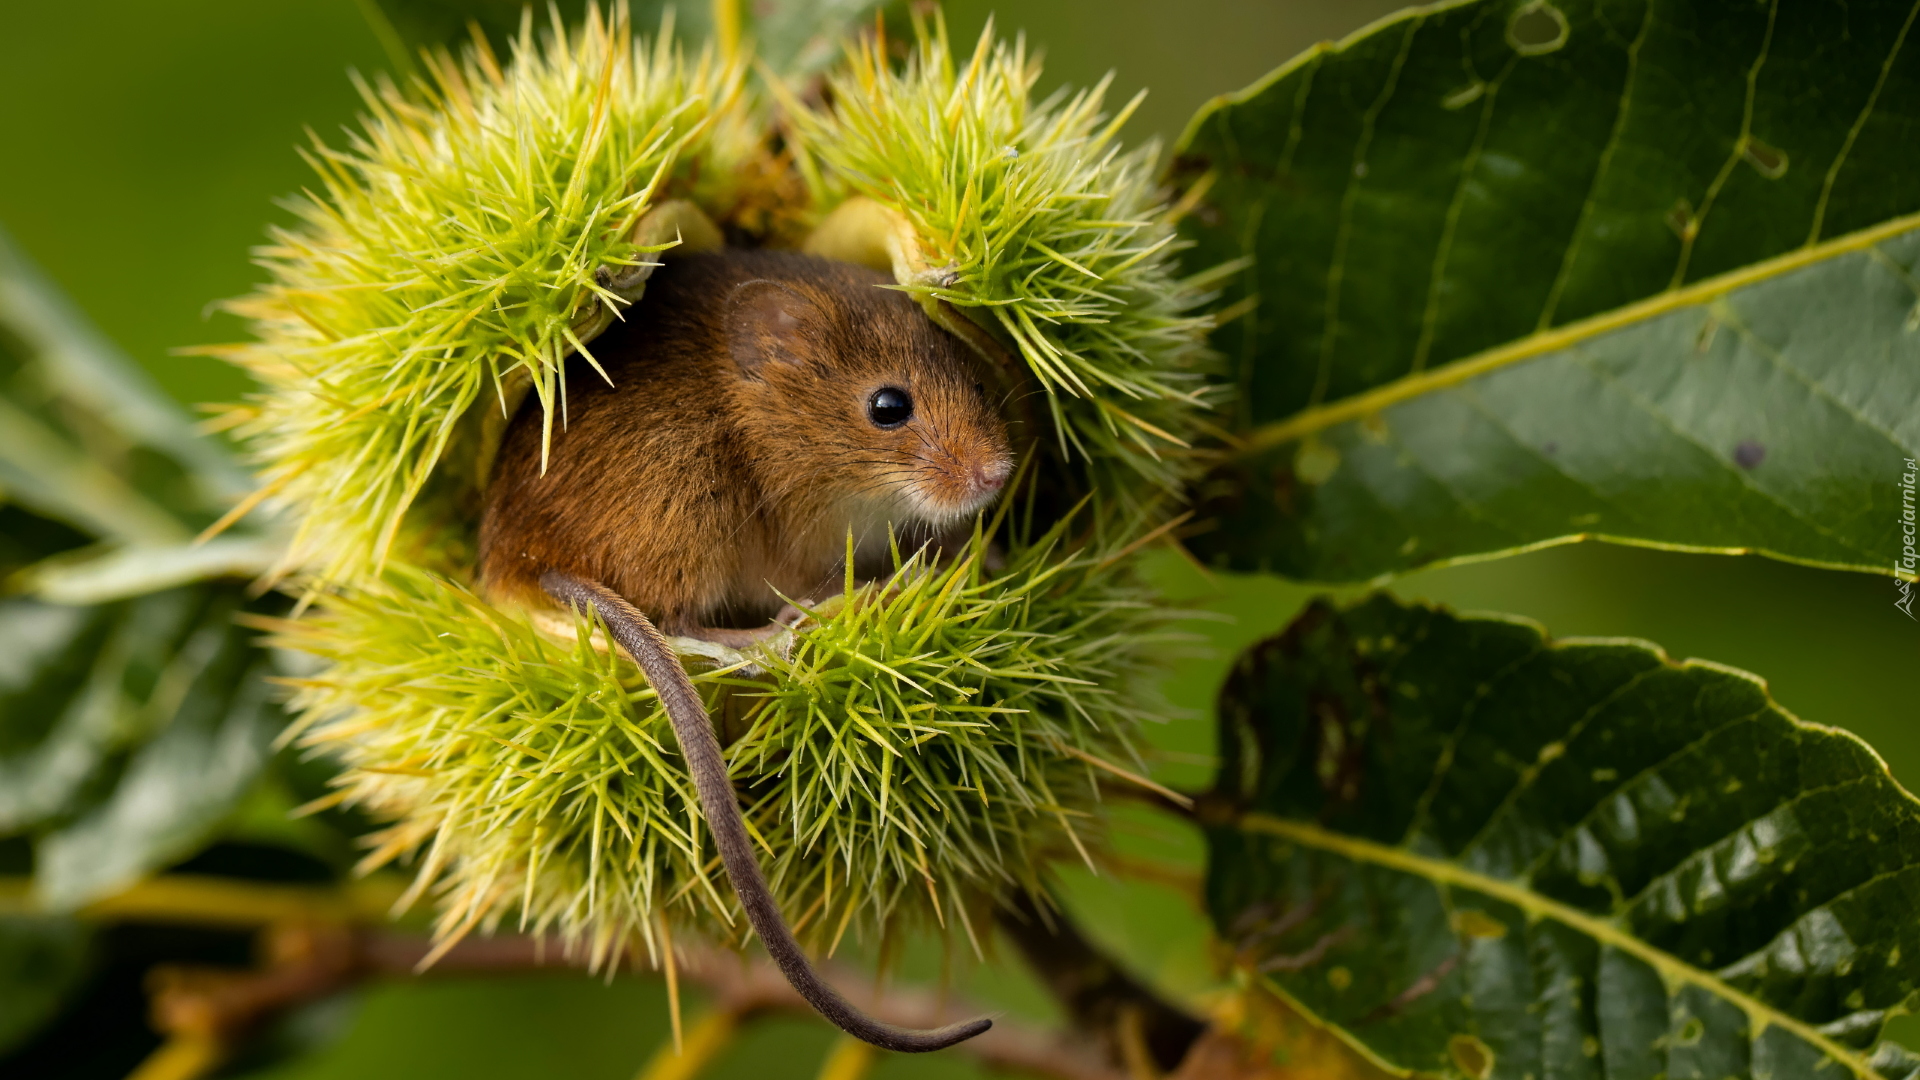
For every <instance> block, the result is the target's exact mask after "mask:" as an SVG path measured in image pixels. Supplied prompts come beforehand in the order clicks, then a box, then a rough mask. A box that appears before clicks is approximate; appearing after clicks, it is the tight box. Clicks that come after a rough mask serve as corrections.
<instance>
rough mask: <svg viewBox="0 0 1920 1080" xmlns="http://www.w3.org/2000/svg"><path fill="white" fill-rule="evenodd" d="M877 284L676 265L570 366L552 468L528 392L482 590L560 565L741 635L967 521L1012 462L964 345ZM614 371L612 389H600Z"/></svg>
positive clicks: (489, 522) (691, 626)
mask: <svg viewBox="0 0 1920 1080" xmlns="http://www.w3.org/2000/svg"><path fill="white" fill-rule="evenodd" d="M887 284H891V279H890V278H888V277H887V276H886V275H884V274H880V273H877V272H875V271H872V270H867V269H865V268H862V267H857V266H853V265H851V264H848V263H838V262H830V261H828V260H825V259H820V258H815V257H813V256H808V255H801V254H798V253H795V252H784V251H743V250H728V251H721V252H716V253H710V254H700V255H690V256H687V257H685V258H684V259H679V260H675V261H672V262H669V263H668V264H667V265H666V266H664V267H663V268H661V270H660V271H659V272H658V273H656V274H655V275H654V277H653V279H652V280H651V281H650V282H649V283H648V286H647V291H646V294H645V296H644V297H643V298H642V299H641V301H640V303H639V304H638V305H637V306H636V307H635V308H634V309H632V310H630V311H629V312H628V313H627V315H626V319H625V322H624V324H622V325H619V326H616V327H615V328H614V329H612V330H609V331H608V332H607V333H606V334H605V335H603V336H602V337H601V338H600V339H598V340H597V341H595V342H594V343H593V345H592V346H591V347H590V351H591V353H592V355H593V357H594V359H595V360H596V361H597V362H598V364H599V366H600V367H601V368H602V369H603V370H604V371H605V372H606V376H605V378H603V377H602V376H601V374H600V373H599V372H596V371H594V370H592V368H591V367H590V366H589V365H587V364H584V363H579V362H578V361H577V360H576V362H575V363H574V364H573V366H572V367H571V369H570V371H569V373H568V376H567V381H566V387H565V397H564V402H565V413H564V420H563V421H562V420H561V419H560V418H556V423H555V424H554V425H553V436H552V447H551V452H550V457H549V458H548V460H547V462H546V464H545V469H544V471H543V470H542V462H541V453H540V440H541V415H540V410H539V407H538V404H537V403H536V402H533V401H528V402H527V403H526V405H525V407H523V408H522V409H521V410H520V414H519V415H518V416H517V417H516V418H515V420H514V421H513V423H512V425H511V426H510V427H509V429H508V431H507V434H506V436H505V438H504V439H503V441H502V444H501V448H500V455H499V459H498V464H497V465H496V467H495V474H494V479H493V480H492V482H491V484H490V486H489V491H488V496H487V505H486V508H485V512H484V518H483V521H482V525H481V533H480V551H481V574H482V577H483V579H484V581H485V584H486V588H487V590H488V591H489V593H490V594H492V595H494V596H496V597H498V598H501V599H508V600H517V601H521V602H526V601H536V600H538V599H539V597H540V593H541V590H540V587H539V578H540V575H541V573H543V572H544V571H546V570H548V569H559V570H565V571H567V572H569V573H574V574H577V575H579V576H582V577H586V578H589V579H592V580H595V581H598V582H600V583H601V584H603V585H606V586H607V587H608V588H610V589H612V590H613V591H614V592H616V593H618V594H620V595H621V596H623V597H625V598H626V599H627V600H628V601H629V602H630V603H632V604H633V605H634V606H635V607H637V608H639V609H640V610H641V611H643V612H645V613H646V614H647V615H648V616H649V617H651V618H652V619H654V620H655V621H657V622H658V623H659V625H660V627H661V628H662V629H663V630H665V631H666V632H667V633H669V634H679V635H685V636H691V637H703V638H708V639H710V640H715V641H720V642H722V643H724V644H730V645H741V644H745V643H746V642H747V641H749V640H751V639H752V638H753V637H754V636H756V634H758V633H760V632H761V631H755V630H747V631H746V632H744V633H743V632H742V630H741V628H750V627H755V626H764V624H765V623H766V621H767V619H768V618H770V617H771V616H772V615H774V613H775V612H776V611H778V610H779V609H780V608H781V605H782V600H781V597H783V596H784V597H787V598H790V599H796V600H797V599H800V598H803V597H810V598H814V599H819V598H821V597H822V596H823V595H826V594H828V593H831V592H836V591H838V588H839V584H840V582H841V581H842V580H843V578H844V567H843V566H842V563H843V562H844V559H845V554H846V542H847V534H848V531H849V530H850V529H851V531H852V533H853V536H854V539H855V541H856V545H857V555H856V567H855V570H856V575H857V576H860V577H874V576H877V575H878V574H880V573H883V572H885V571H887V570H890V569H891V568H892V567H891V556H890V553H889V536H888V526H889V525H891V526H892V529H893V531H894V533H895V534H896V535H898V537H899V541H900V546H901V548H902V549H903V550H906V551H912V550H914V549H915V548H917V547H919V546H920V545H921V544H922V543H925V542H927V541H929V540H936V539H939V538H940V537H941V536H942V534H944V533H947V532H949V531H950V530H952V529H953V528H955V527H956V526H957V527H960V528H962V529H965V528H968V527H970V524H971V521H972V518H973V515H974V513H975V512H976V511H978V510H979V509H981V508H982V507H983V506H985V505H986V504H987V503H989V502H991V501H992V500H993V498H994V497H995V496H996V495H998V494H999V492H1000V489H1001V487H1002V486H1004V484H1005V483H1006V480H1007V476H1008V473H1009V471H1010V470H1011V468H1012V455H1011V453H1010V452H1009V450H1008V443H1007V433H1006V427H1005V424H1004V423H1003V422H1002V421H1001V419H1000V416H999V414H998V412H997V411H996V410H995V407H994V404H993V402H991V401H990V400H988V398H987V395H986V392H985V390H984V389H983V387H982V383H981V381H980V378H979V377H978V375H977V374H976V372H975V370H974V361H973V359H972V356H971V354H970V353H969V352H968V350H967V347H966V346H965V345H963V344H962V343H961V342H959V341H958V340H956V339H955V338H953V337H952V336H950V335H949V334H947V333H946V332H945V331H943V330H941V329H940V328H939V327H937V326H935V325H934V323H933V322H932V320H930V319H929V318H927V316H926V315H925V314H924V313H923V312H922V311H921V310H920V308H919V306H918V305H917V304H915V303H914V302H913V300H912V299H910V298H909V297H907V296H906V295H905V294H903V293H900V292H898V291H895V290H892V289H885V288H880V287H879V286H882V285H887ZM608 380H611V383H612V385H608Z"/></svg>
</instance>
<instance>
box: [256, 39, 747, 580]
mask: <svg viewBox="0 0 1920 1080" xmlns="http://www.w3.org/2000/svg"><path fill="white" fill-rule="evenodd" d="M670 38H671V34H670V32H667V33H663V34H662V35H661V36H660V38H659V40H658V42H657V43H656V44H654V45H652V46H649V45H648V44H647V43H646V42H644V41H639V40H635V39H634V37H633V35H632V33H631V30H630V28H629V26H628V24H627V20H626V17H625V15H624V9H621V8H616V9H614V12H613V13H612V14H610V15H609V16H607V17H606V18H601V17H600V16H599V15H598V14H597V13H596V12H593V11H589V13H588V17H587V19H586V22H585V23H584V25H582V26H581V27H579V28H577V29H573V30H569V29H568V28H567V27H565V26H564V25H561V24H560V23H559V22H558V15H557V9H556V14H555V25H554V26H553V28H552V29H551V31H550V32H549V33H548V35H547V36H546V37H545V39H544V40H543V41H542V42H539V43H536V41H535V35H534V32H533V27H532V22H531V20H528V22H527V23H526V24H525V26H524V29H523V32H522V34H521V37H520V41H519V43H518V45H517V47H516V49H515V57H514V60H513V62H512V63H511V64H509V65H506V66H505V67H502V66H501V65H499V64H497V63H496V62H495V61H494V59H493V57H492V56H491V54H490V53H488V52H487V51H486V50H485V49H484V47H480V48H477V49H474V50H469V52H468V54H467V56H466V59H465V60H464V62H459V63H456V62H455V61H454V60H452V59H451V58H450V57H447V56H444V55H442V56H440V57H439V58H437V59H433V60H430V62H429V64H428V69H429V71H430V74H431V81H430V82H421V83H420V84H418V85H416V86H415V87H413V88H411V89H410V90H408V91H404V92H403V91H401V90H399V89H396V88H394V87H392V86H383V87H381V88H379V89H377V90H375V89H371V88H366V87H363V88H362V89H363V92H364V95H365V98H366V102H367V107H368V109H369V113H370V114H369V115H368V116H367V117H366V118H365V119H364V121H363V126H362V131H361V132H359V133H357V134H355V135H353V136H351V137H350V140H349V143H348V146H347V147H346V148H345V149H335V148H332V147H329V146H327V145H325V144H323V143H321V142H319V141H318V139H316V140H315V142H314V145H313V147H312V149H311V151H310V152H309V153H308V155H307V156H308V158H309V160H310V161H311V162H312V164H313V166H314V168H315V169H316V170H317V171H318V172H319V174H320V179H321V184H322V189H321V190H320V191H319V192H317V193H315V192H310V193H308V194H307V195H306V196H305V197H303V198H301V199H299V200H298V201H297V202H296V203H295V204H294V210H295V212H296V213H297V214H298V215H299V218H300V223H299V224H298V225H296V226H295V227H292V228H288V229H280V230H275V232H274V234H273V240H274V243H273V245H272V246H270V247H267V248H264V249H262V251H261V253H260V255H261V263H262V265H263V266H265V267H266V268H267V270H268V272H269V273H270V274H271V276H272V282H271V283H270V284H268V285H266V286H264V287H262V288H261V289H260V290H259V291H258V292H257V293H256V294H255V295H254V296H252V297H249V298H247V299H245V300H242V301H237V302H235V303H234V304H233V305H232V306H233V307H234V309H235V310H236V311H238V312H239V313H241V314H243V315H245V316H246V317H248V318H250V319H251V320H252V322H253V326H254V329H255V333H256V335H257V336H258V338H259V341H258V343H257V344H251V345H246V346H239V347H235V348H232V349H229V350H225V351H224V355H226V356H228V357H229V358H230V359H232V360H234V361H235V362H237V363H239V364H241V365H242V366H243V367H245V368H246V369H247V370H248V371H250V372H251V373H252V374H253V375H254V376H255V377H256V378H258V379H259V380H260V382H261V383H262V384H263V385H264V387H265V392H264V393H263V394H262V395H260V396H259V397H257V398H256V399H255V402H254V404H253V405H251V406H249V407H247V408H245V409H243V410H242V411H241V412H240V413H238V414H237V415H236V417H235V420H236V421H237V422H238V423H239V425H240V431H241V433H242V434H243V435H244V436H245V437H246V438H247V439H248V440H249V442H250V443H251V445H252V448H253V450H254V451H255V452H256V454H257V456H258V458H259V460H260V463H261V466H262V469H261V479H262V481H263V485H264V490H265V491H268V492H271V493H272V494H274V495H276V496H277V497H278V498H279V499H280V500H281V501H282V502H284V503H285V504H286V505H287V506H288V507H289V508H290V509H291V511H292V515H293V517H294V519H295V522H296V524H297V535H296V537H295V540H294V543H293V547H292V550H291V552H290V554H289V557H288V559H289V563H290V564H291V565H292V566H293V567H298V568H300V569H302V570H305V571H308V572H310V573H312V574H313V575H315V577H316V578H317V579H318V580H321V581H337V580H346V579H351V578H355V577H359V576H363V575H365V574H368V573H370V572H372V571H373V570H374V569H375V568H376V567H377V566H378V565H380V564H381V563H382V562H383V561H384V560H385V558H386V557H387V556H388V554H389V553H390V550H391V549H393V547H394V545H395V543H396V541H398V543H399V545H400V548H399V551H400V553H401V554H402V556H403V557H408V558H413V559H418V560H425V561H429V562H432V561H444V562H457V561H458V557H459V545H458V544H457V543H456V542H454V541H457V540H458V537H459V533H458V530H457V529H452V530H451V533H450V531H449V530H450V528H451V526H452V525H453V524H454V523H456V522H458V520H459V519H460V517H461V514H462V513H463V512H467V513H470V511H471V506H470V504H471V502H472V500H473V496H474V492H473V490H471V489H472V488H473V486H474V484H475V482H476V481H477V479H478V478H477V477H475V476H466V477H454V478H452V479H453V482H448V483H440V484H438V485H437V486H436V487H435V488H434V489H433V490H432V495H433V497H434V498H437V499H438V500H440V501H441V503H442V505H439V506H434V507H422V508H421V510H420V512H419V513H417V514H415V515H414V516H413V519H412V520H409V519H408V514H407V511H408V509H409V507H410V506H412V505H413V504H414V503H415V502H416V500H418V499H420V498H421V496H422V493H423V491H429V479H430V476H431V475H432V474H433V472H434V470H435V466H436V464H437V463H439V462H441V460H442V458H443V454H445V452H446V451H447V449H448V447H449V445H450V443H451V442H453V441H454V439H455V437H456V433H457V432H458V430H459V427H458V423H459V421H460V419H461V417H462V415H463V414H464V413H466V412H467V411H468V409H469V406H475V405H476V403H478V405H479V406H481V407H486V408H491V409H494V410H500V409H501V408H502V407H503V405H504V404H505V401H506V397H507V393H506V391H505V390H504V389H503V388H504V387H506V386H509V385H511V384H512V383H513V382H514V380H516V379H530V381H531V382H532V385H533V390H534V392H535V393H537V394H538V395H539V397H540V399H541V401H542V402H544V403H548V404H549V405H551V404H553V403H554V397H555V394H556V392H557V386H558V385H559V384H558V382H557V374H558V372H559V370H560V365H561V361H562V359H563V358H564V357H565V356H566V355H567V354H568V353H569V352H571V351H573V350H575V349H577V348H579V347H580V345H581V342H580V340H579V338H578V336H577V334H576V333H575V331H574V329H573V328H574V326H575V325H576V323H578V322H579V321H580V320H581V319H582V318H583V317H584V316H585V315H586V314H590V313H591V312H590V309H591V307H592V306H593V305H608V306H613V307H615V308H616V309H617V307H618V305H619V299H618V298H617V297H615V296H614V295H613V294H611V293H610V292H608V291H607V290H605V289H604V288H600V287H598V286H596V284H595V283H594V272H595V270H596V269H598V268H600V267H603V266H611V267H616V268H617V267H622V266H631V265H634V264H635V263H636V262H639V261H641V260H643V259H644V258H645V252H643V251H640V250H638V249H636V248H635V246H634V244H633V243H632V242H631V240H630V239H629V234H630V232H631V229H632V227H633V225H634V223H635V222H636V221H637V220H638V219H639V218H640V216H641V215H642V214H643V213H644V212H645V211H646V209H647V207H648V206H649V205H650V204H652V203H655V202H658V201H660V200H661V199H663V198H665V197H666V196H667V195H668V194H689V195H691V196H692V197H694V198H695V199H697V200H698V201H699V202H700V203H701V204H702V205H704V206H706V207H707V208H708V209H709V211H710V212H714V211H724V208H725V207H726V205H727V204H728V202H729V201H730V200H731V199H733V198H735V197H736V195H737V193H736V192H734V191H732V190H730V188H731V187H732V186H733V185H736V184H738V183H739V178H740V177H741V176H743V175H746V174H750V173H751V172H752V171H753V170H752V169H751V168H750V167H749V165H748V163H749V161H750V159H752V158H753V157H754V156H755V155H757V154H758V153H759V152H760V150H759V146H758V143H759V140H758V138H757V136H756V135H755V133H754V132H753V130H752V129H751V127H750V126H749V125H748V124H747V122H746V121H745V119H744V117H743V116H742V115H741V113H740V107H739V99H740V73H739V71H738V69H737V68H734V67H730V66H727V65H723V64H720V63H717V62H716V61H714V59H713V58H712V56H711V55H708V56H705V57H703V58H702V59H701V60H700V61H698V62H697V63H689V62H688V61H687V60H686V59H685V58H684V57H683V56H682V55H681V54H680V53H679V52H678V51H677V50H676V49H675V48H674V47H673V46H672V45H671V44H670V43H669V42H670ZM551 414H552V410H551V409H550V410H549V416H551ZM449 456H457V457H462V458H471V457H474V456H477V452H476V451H473V450H472V449H471V448H468V449H466V450H465V451H464V452H463V453H462V454H460V455H449ZM463 463H464V462H463ZM445 473H446V470H442V474H443V475H442V477H441V478H440V479H442V480H445V479H447V477H446V475H445ZM403 522H405V523H406V526H407V530H408V531H407V532H405V533H403V532H402V526H403ZM436 545H438V546H441V547H442V548H447V549H450V550H443V551H440V552H435V551H433V549H434V548H435V547H436Z"/></svg>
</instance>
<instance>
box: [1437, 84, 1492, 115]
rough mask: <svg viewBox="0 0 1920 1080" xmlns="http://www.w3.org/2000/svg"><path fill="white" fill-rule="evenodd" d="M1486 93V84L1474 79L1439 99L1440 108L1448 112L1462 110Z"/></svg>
mask: <svg viewBox="0 0 1920 1080" xmlns="http://www.w3.org/2000/svg"><path fill="white" fill-rule="evenodd" d="M1486 92H1487V84H1486V83H1483V82H1481V81H1480V80H1479V79H1475V80H1473V81H1472V82H1470V83H1468V84H1467V85H1465V86H1463V87H1461V88H1460V89H1458V90H1455V91H1454V92H1453V93H1451V94H1448V95H1447V96H1446V97H1443V98H1441V99H1440V107H1441V108H1443V109H1448V110H1452V109H1464V108H1466V107H1467V106H1469V105H1471V104H1473V103H1474V102H1476V101H1479V100H1480V98H1481V97H1482V96H1484V95H1485V94H1486Z"/></svg>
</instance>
